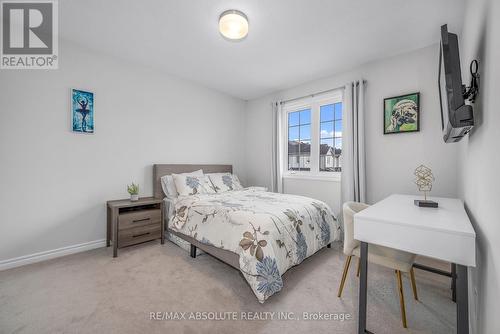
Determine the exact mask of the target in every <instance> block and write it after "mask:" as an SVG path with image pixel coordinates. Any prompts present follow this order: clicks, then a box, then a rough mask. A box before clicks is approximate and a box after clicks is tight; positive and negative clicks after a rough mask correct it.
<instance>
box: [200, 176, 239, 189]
mask: <svg viewBox="0 0 500 334" xmlns="http://www.w3.org/2000/svg"><path fill="white" fill-rule="evenodd" d="M206 175H208V177H209V178H210V181H212V184H213V186H214V188H215V191H217V192H218V193H223V192H226V191H231V190H241V189H243V186H242V185H241V183H240V180H239V179H238V177H237V176H236V175H234V174H231V173H211V174H206Z"/></svg>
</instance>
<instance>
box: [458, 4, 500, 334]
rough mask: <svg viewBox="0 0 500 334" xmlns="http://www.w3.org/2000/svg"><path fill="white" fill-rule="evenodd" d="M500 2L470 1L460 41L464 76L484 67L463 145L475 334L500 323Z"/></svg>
mask: <svg viewBox="0 0 500 334" xmlns="http://www.w3.org/2000/svg"><path fill="white" fill-rule="evenodd" d="M499 17H500V2H498V1H496V0H495V1H490V0H479V1H478V0H475V1H472V0H471V1H468V5H467V10H466V17H465V21H464V28H463V32H462V35H461V39H460V52H461V63H462V77H463V78H464V81H463V82H464V84H469V82H470V75H469V64H470V61H471V60H472V59H478V60H479V63H480V74H481V78H480V87H481V88H480V89H481V90H480V95H479V97H478V99H477V100H476V103H475V104H474V117H475V120H476V126H475V128H474V129H473V131H472V132H471V133H470V134H469V136H468V137H467V138H464V140H462V142H461V143H460V159H459V161H460V163H459V165H460V166H461V167H462V168H461V169H460V173H459V181H460V182H459V193H460V196H461V197H462V198H463V199H464V201H465V206H466V208H467V211H468V213H469V217H470V218H471V220H472V223H473V225H474V229H475V230H476V235H477V238H476V240H477V250H476V260H477V266H476V268H472V269H470V270H469V277H470V282H469V285H470V287H471V289H470V290H469V296H470V302H469V305H470V309H469V311H470V313H471V326H472V333H485V334H488V333H498V332H499V331H500V318H499V317H498V310H499V306H498V302H499V300H500V220H499V217H500V205H499V204H500V155H499V148H498V146H499V143H500V131H499V130H498V126H499V124H500V110H499V108H498V94H499V92H500V84H499V79H500V65H499V63H498V62H499V61H500V42H499V41H500V22H499V20H498V19H499Z"/></svg>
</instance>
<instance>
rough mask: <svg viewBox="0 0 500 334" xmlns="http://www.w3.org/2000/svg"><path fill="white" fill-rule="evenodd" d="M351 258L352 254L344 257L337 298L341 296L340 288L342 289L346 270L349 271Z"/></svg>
mask: <svg viewBox="0 0 500 334" xmlns="http://www.w3.org/2000/svg"><path fill="white" fill-rule="evenodd" d="M351 258H352V255H349V256H348V257H347V258H346V259H345V264H344V272H343V273H342V280H341V281H340V286H339V292H338V294H337V297H339V298H340V297H341V296H342V290H343V289H344V283H345V279H346V277H347V272H348V271H349V265H350V264H351Z"/></svg>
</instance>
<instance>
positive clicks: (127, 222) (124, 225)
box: [118, 209, 161, 231]
mask: <svg viewBox="0 0 500 334" xmlns="http://www.w3.org/2000/svg"><path fill="white" fill-rule="evenodd" d="M160 221H161V210H160V209H150V210H140V211H135V212H133V211H132V212H127V213H122V214H120V215H119V216H118V229H119V230H120V231H121V230H124V229H129V228H135V227H139V226H146V225H153V224H156V225H158V224H160Z"/></svg>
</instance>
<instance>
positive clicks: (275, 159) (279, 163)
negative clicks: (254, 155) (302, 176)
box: [271, 102, 283, 193]
mask: <svg viewBox="0 0 500 334" xmlns="http://www.w3.org/2000/svg"><path fill="white" fill-rule="evenodd" d="M281 114H282V104H281V103H280V102H273V103H272V117H273V120H272V124H273V131H272V145H273V146H272V150H271V152H272V157H271V162H272V163H271V168H272V170H271V191H273V192H278V193H282V192H283V175H282V174H283V142H282V141H283V138H282V135H281V132H282V124H281V122H282V117H281Z"/></svg>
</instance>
